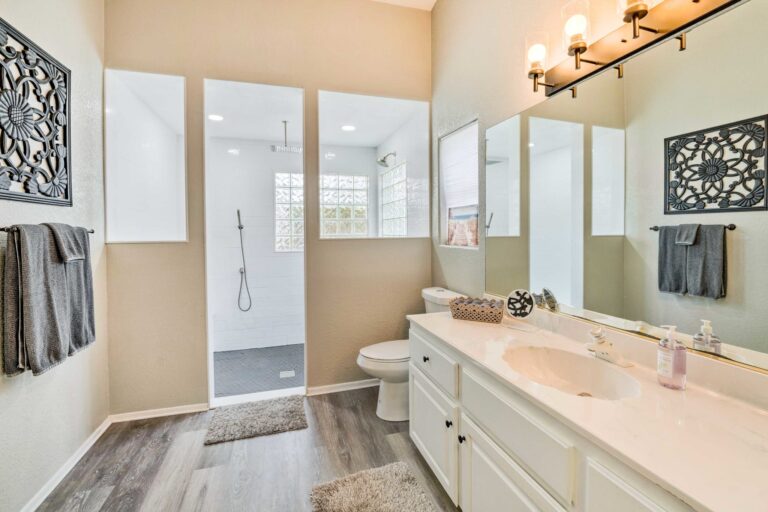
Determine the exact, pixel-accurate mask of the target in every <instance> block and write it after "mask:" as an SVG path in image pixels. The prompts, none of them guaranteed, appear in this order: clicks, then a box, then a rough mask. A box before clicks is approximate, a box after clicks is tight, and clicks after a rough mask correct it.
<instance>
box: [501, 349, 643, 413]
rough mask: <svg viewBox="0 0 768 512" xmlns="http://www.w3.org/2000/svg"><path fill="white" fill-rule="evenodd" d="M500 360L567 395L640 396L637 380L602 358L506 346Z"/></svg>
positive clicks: (601, 397) (619, 397)
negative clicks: (502, 358)
mask: <svg viewBox="0 0 768 512" xmlns="http://www.w3.org/2000/svg"><path fill="white" fill-rule="evenodd" d="M504 361H505V362H506V363H507V366H509V367H510V368H511V369H512V370H514V371H516V372H517V373H519V374H520V375H522V376H524V377H525V378H527V379H529V380H532V381H533V382H536V383H538V384H541V385H543V386H548V387H551V388H555V389H557V390H559V391H562V392H563V393H568V394H570V395H576V396H583V397H591V398H598V399H601V400H620V399H622V398H631V397H635V396H639V395H640V383H639V382H637V380H635V379H634V378H633V377H631V376H629V375H627V374H626V373H624V372H623V371H621V370H620V369H619V368H617V367H614V366H612V365H611V364H610V363H608V362H606V361H599V360H597V359H594V358H592V357H586V356H580V355H578V354H574V353H572V352H567V351H565V350H558V349H556V348H546V347H519V348H510V349H507V351H506V352H505V353H504Z"/></svg>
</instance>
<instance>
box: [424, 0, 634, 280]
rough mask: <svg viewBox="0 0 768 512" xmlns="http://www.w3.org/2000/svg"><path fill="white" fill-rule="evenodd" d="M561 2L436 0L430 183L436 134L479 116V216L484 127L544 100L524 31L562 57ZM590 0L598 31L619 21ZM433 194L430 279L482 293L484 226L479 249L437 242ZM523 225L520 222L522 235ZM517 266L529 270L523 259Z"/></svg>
mask: <svg viewBox="0 0 768 512" xmlns="http://www.w3.org/2000/svg"><path fill="white" fill-rule="evenodd" d="M563 4H564V1H563V0H515V1H510V0H483V1H482V2H478V1H477V0H438V1H437V4H436V5H435V8H434V10H433V11H432V141H433V151H432V159H433V165H432V168H433V171H432V178H433V185H434V184H436V183H437V152H436V146H437V140H438V138H439V137H440V136H442V135H444V134H446V133H448V132H450V131H452V130H453V129H455V128H457V127H459V126H461V125H463V124H465V123H466V122H468V121H470V120H472V119H474V118H478V119H479V122H480V141H481V144H480V155H481V158H480V185H481V186H480V190H481V193H480V196H481V197H480V218H481V219H484V218H485V197H484V195H485V194H484V193H483V191H484V189H485V185H484V182H485V162H484V158H482V155H484V154H485V146H484V144H483V140H484V138H485V137H484V135H485V130H486V129H487V128H489V127H491V126H493V125H495V124H497V123H499V122H501V121H503V120H504V119H507V118H508V117H511V116H513V115H515V114H517V113H519V112H522V111H523V110H525V109H526V108H528V107H530V106H532V105H534V104H536V103H538V102H540V101H542V100H543V99H544V94H543V93H539V94H534V93H533V92H532V91H531V83H530V80H529V79H528V77H527V74H526V73H527V70H526V69H525V35H526V32H529V31H539V30H544V31H548V32H549V34H550V47H551V49H552V54H553V55H552V61H551V62H558V61H559V60H560V59H561V58H563V56H564V52H563V49H562V43H561V41H562V35H561V34H562V33H561V31H560V29H561V27H562V22H561V19H560V8H561V7H562V6H563ZM591 5H592V13H593V15H592V28H593V33H594V34H595V35H596V36H597V35H599V34H604V33H606V32H608V31H609V30H610V29H612V28H615V26H617V23H618V24H620V20H617V16H616V2H615V0H593V1H592V2H591ZM522 186H526V185H525V183H522ZM437 197H438V190H437V187H434V186H433V190H432V221H433V222H432V233H433V239H432V244H433V251H432V278H433V281H434V283H435V284H436V285H442V286H446V287H448V288H451V289H454V290H456V291H460V292H464V293H470V294H480V293H482V292H483V291H484V290H485V253H486V240H485V233H484V230H482V229H481V235H480V247H479V249H478V250H474V251H473V250H467V249H456V248H447V247H441V246H440V240H439V238H438V236H439V235H438V233H437V226H438V222H437V215H438V211H439V210H438V205H437ZM522 207H523V208H524V207H525V205H524V204H523V205H522ZM527 229H528V228H527V225H526V224H525V223H523V224H522V225H521V233H522V234H523V237H524V238H525V237H526V235H527ZM491 243H492V244H496V245H499V244H498V243H496V242H495V241H491ZM518 249H519V247H518ZM490 264H491V265H492V266H493V267H494V268H498V264H499V262H498V261H496V260H494V261H491V262H490ZM519 268H527V264H525V265H522V264H521V265H520V267H518V269H519Z"/></svg>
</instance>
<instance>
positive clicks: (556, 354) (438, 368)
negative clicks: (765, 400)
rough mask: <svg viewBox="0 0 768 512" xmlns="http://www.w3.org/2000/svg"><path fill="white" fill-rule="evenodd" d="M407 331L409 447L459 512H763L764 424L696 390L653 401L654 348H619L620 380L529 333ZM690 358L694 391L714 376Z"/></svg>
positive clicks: (743, 408)
mask: <svg viewBox="0 0 768 512" xmlns="http://www.w3.org/2000/svg"><path fill="white" fill-rule="evenodd" d="M539 313H540V317H543V316H544V315H545V313H544V312H537V315H538V314H539ZM547 315H549V314H548V313H547ZM550 316H551V317H553V318H554V317H556V316H557V315H550ZM408 318H409V320H410V322H411V327H410V334H409V336H410V338H409V339H410V351H411V352H410V353H411V363H410V435H411V438H412V440H413V442H414V443H415V445H416V446H417V448H418V450H419V451H420V452H421V454H422V455H423V457H424V459H425V460H426V462H427V463H428V464H429V466H430V467H431V469H432V470H433V472H434V474H435V476H436V477H437V479H438V480H439V481H440V482H441V484H442V485H443V487H444V488H445V490H446V492H447V493H448V494H449V495H450V497H451V498H452V500H453V501H454V503H455V504H457V505H458V506H460V507H461V509H462V510H463V511H464V512H480V511H483V512H487V511H497V510H498V511H539V510H540V511H547V512H554V511H584V512H586V511H589V512H616V511H622V512H635V511H638V512H639V511H643V512H646V511H663V510H666V511H686V510H697V511H739V512H742V511H745V512H746V511H758V510H766V507H768V486H766V485H765V482H767V481H768V438H766V433H768V413H766V411H765V410H762V409H761V408H760V407H758V406H756V405H754V404H749V403H746V402H743V401H740V400H737V399H735V398H731V397H729V396H726V395H724V394H721V393H715V392H714V391H712V390H709V389H706V388H703V387H700V386H699V385H698V384H697V383H696V382H693V383H692V384H690V385H689V387H688V389H687V390H686V391H673V390H670V389H666V388H663V387H662V386H660V385H659V384H658V383H657V381H656V373H655V371H654V370H653V369H651V368H650V364H648V363H649V362H650V361H652V360H653V355H652V354H653V350H654V344H653V343H649V342H648V341H647V340H642V339H639V338H638V339H635V340H630V341H629V343H630V344H631V346H632V347H633V348H632V350H631V351H630V350H627V349H626V347H627V346H630V345H621V344H620V343H619V345H620V349H622V347H625V348H624V350H625V351H626V352H631V357H630V358H629V359H630V360H632V361H633V362H635V364H634V365H633V366H632V367H629V368H621V367H619V366H616V365H613V364H611V363H608V362H606V361H601V360H598V359H595V358H594V356H592V355H591V354H590V353H589V352H588V350H587V348H586V342H587V341H588V337H586V336H585V339H574V338H570V337H566V336H564V335H562V334H558V333H556V332H553V331H552V330H548V329H545V328H542V327H540V326H537V325H535V324H534V323H528V322H520V321H514V320H509V319H505V324H502V325H497V324H483V323H479V322H469V321H463V320H454V319H453V318H451V316H450V314H449V313H434V314H425V315H414V316H410V317H408ZM558 322H559V321H558ZM563 322H571V323H573V324H574V325H575V327H576V328H577V329H575V330H574V331H573V332H576V331H578V328H579V327H581V328H584V329H588V328H589V324H588V323H587V322H584V321H581V320H576V319H570V318H569V319H564V320H563ZM558 325H560V327H561V328H560V329H557V331H558V332H563V331H564V329H562V327H563V325H562V324H558ZM585 332H586V331H585ZM609 336H611V337H613V338H614V339H616V341H617V343H618V342H619V341H620V340H619V339H618V338H623V339H622V340H621V341H622V342H623V343H626V342H627V339H626V338H628V335H627V334H624V333H619V332H616V331H612V332H609ZM694 357H698V358H700V359H701V360H699V359H695V360H693V361H692V363H693V364H692V366H693V367H694V369H695V371H694V373H697V376H698V375H701V376H702V377H701V379H702V380H705V379H704V377H703V376H704V375H705V373H706V372H712V371H715V370H716V368H715V369H714V370H713V368H709V369H706V370H703V369H701V368H702V365H719V366H723V363H720V362H717V361H714V360H711V359H709V360H705V359H704V358H703V356H694ZM636 360H640V362H641V363H642V364H638V363H637V362H636ZM740 371H744V372H750V370H746V369H740ZM752 373H753V372H752ZM753 377H755V375H752V374H751V373H750V374H749V375H747V376H746V378H753ZM762 377H764V376H762V375H761V376H760V378H762ZM730 380H733V379H730Z"/></svg>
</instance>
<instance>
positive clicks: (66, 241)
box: [43, 222, 88, 263]
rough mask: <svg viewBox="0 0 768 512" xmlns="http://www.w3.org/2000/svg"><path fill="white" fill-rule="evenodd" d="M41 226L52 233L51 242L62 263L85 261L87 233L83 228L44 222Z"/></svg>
mask: <svg viewBox="0 0 768 512" xmlns="http://www.w3.org/2000/svg"><path fill="white" fill-rule="evenodd" d="M43 226H48V228H49V229H50V230H51V232H52V233H53V240H54V242H56V248H57V249H58V251H59V256H61V260H62V261H64V262H65V263H69V262H70V261H77V260H84V259H85V255H86V252H87V251H88V232H87V231H86V230H85V228H76V227H73V226H70V225H68V224H58V223H55V222H46V223H45V224H43Z"/></svg>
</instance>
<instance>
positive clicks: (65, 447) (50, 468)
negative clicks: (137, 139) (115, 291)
mask: <svg viewBox="0 0 768 512" xmlns="http://www.w3.org/2000/svg"><path fill="white" fill-rule="evenodd" d="M0 16H2V17H3V18H4V19H5V20H6V21H8V22H9V23H11V24H12V25H13V26H15V27H16V28H17V29H19V30H20V31H21V32H22V33H24V34H25V35H27V36H28V37H29V38H31V39H32V40H33V41H34V42H36V43H37V44H38V45H40V46H41V47H42V48H43V49H45V50H46V51H48V52H49V53H50V54H51V55H53V56H54V57H56V58H57V59H58V60H60V61H61V62H62V63H63V64H64V65H66V66H67V67H69V68H70V69H71V70H72V87H73V88H72V124H71V126H72V164H73V171H72V177H73V181H74V205H73V206H72V208H66V207H57V206H43V205H34V204H29V203H20V202H15V201H0V219H2V220H1V221H0V224H2V225H8V224H16V223H40V222H46V221H57V222H66V223H70V224H76V225H80V226H87V227H92V228H94V229H95V230H96V234H95V235H92V238H91V254H92V256H93V271H94V280H95V282H94V292H95V299H96V344H95V345H93V346H91V347H90V348H88V349H87V350H85V351H83V352H80V353H79V354H77V355H75V356H74V357H72V358H71V359H69V360H67V361H66V362H65V363H64V364H62V365H59V366H58V367H56V368H54V369H52V370H50V371H49V372H47V373H45V374H43V375H40V376H38V377H33V376H32V375H31V373H29V372H27V373H24V374H22V375H19V376H17V377H13V378H5V377H0V454H1V455H0V510H2V511H8V512H10V511H15V510H19V509H20V508H21V507H22V506H23V505H24V504H25V503H27V502H28V501H29V500H30V499H31V498H32V497H33V496H34V494H35V493H36V492H37V491H38V489H40V488H41V487H42V486H43V485H44V484H45V483H46V482H47V481H48V479H49V478H51V476H53V474H54V473H55V472H56V471H57V470H58V469H59V467H61V465H62V464H63V463H64V462H65V461H66V460H67V459H68V458H69V457H70V456H72V454H73V453H74V452H75V450H76V449H77V448H78V447H79V446H80V445H81V444H82V443H83V442H84V441H85V440H86V439H87V438H88V436H89V435H90V434H91V433H92V432H93V431H94V430H95V429H96V428H97V427H98V426H99V424H101V423H102V422H103V421H104V419H105V418H106V417H107V415H108V413H109V379H108V364H107V360H108V356H107V345H108V341H107V311H106V310H107V292H106V274H107V268H106V267H107V263H106V254H105V251H104V222H103V218H104V195H103V190H102V188H103V181H102V149H101V148H102V144H101V141H102V130H101V125H102V123H101V111H102V108H101V105H102V102H101V97H102V87H101V84H102V60H103V54H104V6H103V2H102V0H68V1H66V2H55V1H51V0H24V1H20V0H0ZM1 238H2V242H0V243H1V245H2V246H3V249H2V252H3V253H4V251H5V236H2V237H1Z"/></svg>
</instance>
